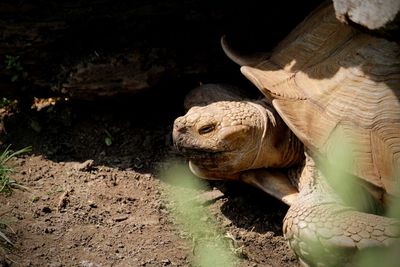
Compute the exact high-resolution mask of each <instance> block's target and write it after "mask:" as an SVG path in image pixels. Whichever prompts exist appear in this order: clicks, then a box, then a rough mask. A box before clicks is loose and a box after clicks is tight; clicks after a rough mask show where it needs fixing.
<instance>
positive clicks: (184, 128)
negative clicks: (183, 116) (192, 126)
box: [177, 127, 187, 134]
mask: <svg viewBox="0 0 400 267" xmlns="http://www.w3.org/2000/svg"><path fill="white" fill-rule="evenodd" d="M177 130H178V132H179V133H182V134H184V133H186V132H187V127H180V128H178V129H177Z"/></svg>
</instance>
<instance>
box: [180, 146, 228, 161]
mask: <svg viewBox="0 0 400 267" xmlns="http://www.w3.org/2000/svg"><path fill="white" fill-rule="evenodd" d="M177 150H178V152H179V153H181V154H182V155H184V156H185V157H186V158H187V159H188V160H193V161H197V160H207V159H209V160H215V159H218V158H220V157H221V156H222V153H224V152H226V151H215V150H208V149H196V148H187V147H177Z"/></svg>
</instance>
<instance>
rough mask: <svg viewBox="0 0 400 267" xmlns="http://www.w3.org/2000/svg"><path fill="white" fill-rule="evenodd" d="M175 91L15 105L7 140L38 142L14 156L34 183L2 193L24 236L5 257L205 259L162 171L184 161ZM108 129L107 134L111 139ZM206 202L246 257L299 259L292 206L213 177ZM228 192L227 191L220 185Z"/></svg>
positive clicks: (124, 262) (25, 181)
mask: <svg viewBox="0 0 400 267" xmlns="http://www.w3.org/2000/svg"><path fill="white" fill-rule="evenodd" d="M165 94H166V93H165V92H161V93H154V92H150V93H149V94H147V95H146V94H143V95H139V96H137V97H134V98H132V99H125V100H113V101H112V102H111V103H110V101H107V102H101V101H99V102H96V103H95V104H93V103H87V102H77V101H58V102H57V104H56V105H49V106H46V107H43V108H42V109H40V110H28V111H21V112H18V113H15V114H13V115H12V114H10V115H9V116H8V118H7V119H6V121H5V129H6V131H7V134H3V135H2V137H1V142H2V144H3V145H2V148H4V147H5V145H6V144H12V148H13V149H20V148H23V147H25V146H32V152H31V153H28V154H26V155H23V156H19V157H18V158H16V159H14V160H12V161H11V162H10V164H9V165H10V166H12V167H14V168H15V170H16V172H15V174H13V175H12V178H13V179H15V180H16V181H17V182H18V183H19V184H21V185H23V186H24V187H27V188H28V189H29V190H28V191H24V190H20V189H14V190H13V192H12V194H10V195H5V194H2V195H0V214H3V215H2V217H1V218H0V219H1V220H2V221H7V222H8V224H9V226H10V228H7V229H3V230H2V231H3V232H5V233H6V234H7V235H8V237H10V239H11V240H12V241H13V242H14V243H15V247H14V248H9V249H1V254H0V266H54V267H55V266H85V267H89V266H90V267H91V266H195V265H194V264H193V263H192V262H191V261H192V259H193V253H194V252H195V249H193V248H192V244H193V240H190V238H188V236H190V235H188V234H187V233H186V234H185V233H184V230H183V229H182V228H181V226H180V225H179V224H177V223H176V222H175V220H174V218H173V216H172V214H171V212H170V209H169V208H168V207H170V204H171V203H169V202H170V201H169V199H167V198H166V197H165V194H164V191H165V188H168V187H175V186H176V185H173V184H169V183H168V182H166V181H165V179H164V178H163V177H162V175H160V170H161V169H162V168H163V166H164V163H165V162H167V161H169V160H171V159H174V160H177V161H180V162H183V163H184V159H183V158H181V157H180V156H179V155H177V153H176V152H175V151H174V148H173V146H172V140H171V127H172V124H173V120H174V118H175V117H177V116H179V115H181V114H182V113H183V111H182V109H181V105H182V104H181V103H182V102H181V101H182V99H181V98H180V97H176V103H170V102H167V101H164V99H165ZM106 139H107V140H106ZM207 185H208V189H207V190H206V191H204V190H198V192H197V194H198V195H199V196H203V195H211V196H212V195H213V194H212V193H211V194H209V193H210V192H217V194H216V195H217V196H216V197H211V198H210V199H208V200H207V201H206V202H203V203H202V204H201V205H203V206H205V207H206V208H207V210H209V212H210V214H211V215H212V216H215V217H216V219H217V224H218V225H217V227H219V228H220V229H222V232H223V233H225V234H229V236H230V237H231V239H234V240H235V245H234V249H241V253H240V255H237V257H236V261H237V263H238V265H239V266H253V267H254V266H298V262H297V260H296V259H295V256H294V254H293V253H292V252H291V251H290V250H289V248H288V246H287V244H286V242H285V241H284V238H283V236H282V220H283V217H284V215H285V213H286V211H287V207H286V206H285V205H284V204H282V203H280V202H279V201H277V200H275V199H273V198H271V197H270V196H268V195H266V194H264V193H262V192H260V191H258V190H257V189H254V188H251V187H249V186H246V185H243V184H237V183H234V182H229V183H228V182H207ZM219 192H222V194H220V193H219Z"/></svg>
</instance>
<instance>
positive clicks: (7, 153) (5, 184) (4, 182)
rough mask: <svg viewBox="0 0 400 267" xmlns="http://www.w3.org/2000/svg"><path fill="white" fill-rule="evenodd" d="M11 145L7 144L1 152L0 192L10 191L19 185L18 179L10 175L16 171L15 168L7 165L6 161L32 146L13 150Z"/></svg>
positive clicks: (25, 151) (29, 149)
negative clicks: (15, 179)
mask: <svg viewBox="0 0 400 267" xmlns="http://www.w3.org/2000/svg"><path fill="white" fill-rule="evenodd" d="M10 146H11V145H9V146H7V147H6V149H5V150H4V151H3V152H2V153H1V154H0V193H9V192H11V189H12V187H14V186H19V185H18V184H17V182H16V181H14V180H13V179H11V178H10V177H9V175H10V174H11V173H13V172H14V169H13V168H9V167H7V166H6V163H7V162H8V161H9V160H10V159H12V158H14V157H16V156H18V155H20V154H24V153H27V152H29V151H31V147H30V146H29V147H25V148H22V149H20V150H17V151H15V152H12V151H11V150H10Z"/></svg>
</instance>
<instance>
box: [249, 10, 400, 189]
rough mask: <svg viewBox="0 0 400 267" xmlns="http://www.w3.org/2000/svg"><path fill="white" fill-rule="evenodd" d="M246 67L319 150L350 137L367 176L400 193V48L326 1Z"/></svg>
mask: <svg viewBox="0 0 400 267" xmlns="http://www.w3.org/2000/svg"><path fill="white" fill-rule="evenodd" d="M241 71H242V73H243V74H244V75H245V76H246V77H247V78H248V79H249V80H250V81H251V82H253V83H254V84H255V85H256V86H257V87H258V88H259V89H260V90H261V92H262V93H263V94H264V95H265V96H266V97H268V98H269V99H271V100H272V102H273V105H274V107H275V108H276V109H277V111H278V113H279V114H280V115H281V117H282V118H283V120H284V121H285V122H286V123H287V125H288V126H289V128H290V129H291V130H292V131H293V132H294V133H295V134H296V135H297V137H298V138H299V139H300V140H301V141H302V142H303V143H304V144H305V145H306V147H307V148H308V149H309V150H310V151H311V152H313V153H316V154H318V155H322V156H323V157H324V158H325V159H326V160H328V162H329V161H331V163H335V162H332V161H335V155H336V153H337V151H336V150H337V148H338V147H339V146H338V143H337V142H340V143H341V144H343V143H344V144H351V155H352V159H353V162H352V164H351V165H352V166H351V167H352V169H351V170H348V171H350V172H351V173H352V174H354V175H356V176H358V177H360V178H361V179H363V180H365V181H367V182H369V183H371V184H373V185H375V186H377V187H379V188H382V189H383V190H384V191H386V192H387V193H389V194H392V195H400V190H399V189H400V183H399V180H400V172H399V171H400V49H399V45H398V44H397V43H395V42H390V41H388V40H385V39H382V38H377V37H373V36H371V35H368V34H365V33H362V32H360V31H358V30H355V29H353V28H352V27H350V26H348V25H345V24H342V23H340V22H339V21H338V20H337V19H336V17H335V12H334V10H333V6H332V5H323V6H321V7H320V8H319V9H317V10H316V11H314V12H313V13H312V14H311V15H310V16H309V17H308V18H306V19H305V20H304V21H303V22H302V23H301V24H300V25H298V26H297V27H296V28H295V29H294V30H293V31H292V32H291V33H290V34H289V35H288V36H287V37H286V38H285V39H284V40H283V41H281V43H280V44H278V46H277V47H276V48H275V49H274V51H273V52H272V54H271V57H270V58H269V59H267V60H263V61H261V62H259V63H258V64H256V65H255V66H243V67H242V68H241Z"/></svg>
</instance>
